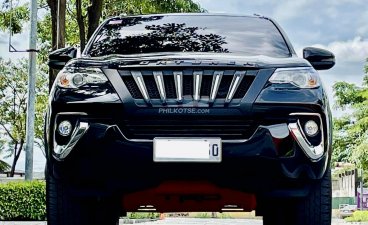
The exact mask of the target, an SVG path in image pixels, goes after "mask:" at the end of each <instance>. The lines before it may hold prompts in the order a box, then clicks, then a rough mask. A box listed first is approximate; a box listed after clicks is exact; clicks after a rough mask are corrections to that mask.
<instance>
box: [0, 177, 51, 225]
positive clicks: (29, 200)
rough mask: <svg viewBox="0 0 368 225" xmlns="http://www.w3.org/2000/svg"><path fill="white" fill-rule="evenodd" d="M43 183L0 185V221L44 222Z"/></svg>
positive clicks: (44, 193) (44, 189)
mask: <svg viewBox="0 0 368 225" xmlns="http://www.w3.org/2000/svg"><path fill="white" fill-rule="evenodd" d="M45 219H46V186H45V182H41V181H32V182H9V183H6V184H0V220H45Z"/></svg>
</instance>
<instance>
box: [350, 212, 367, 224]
mask: <svg viewBox="0 0 368 225" xmlns="http://www.w3.org/2000/svg"><path fill="white" fill-rule="evenodd" d="M345 221H346V222H367V221H368V211H355V212H354V213H353V215H352V216H349V217H347V218H345Z"/></svg>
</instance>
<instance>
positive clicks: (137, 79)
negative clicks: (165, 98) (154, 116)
mask: <svg viewBox="0 0 368 225" xmlns="http://www.w3.org/2000/svg"><path fill="white" fill-rule="evenodd" d="M131 74H132V76H133V78H134V81H135V82H136V84H137V86H138V88H139V90H140V91H141V94H142V95H143V98H144V100H145V101H146V102H147V103H150V101H151V99H150V96H149V95H148V91H147V88H146V85H145V83H144V79H143V76H142V73H141V72H140V71H131Z"/></svg>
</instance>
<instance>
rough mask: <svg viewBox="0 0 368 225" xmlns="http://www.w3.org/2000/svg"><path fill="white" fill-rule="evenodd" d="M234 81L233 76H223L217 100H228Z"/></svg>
mask: <svg viewBox="0 0 368 225" xmlns="http://www.w3.org/2000/svg"><path fill="white" fill-rule="evenodd" d="M232 80H233V76H223V77H222V79H221V83H220V87H219V89H218V92H217V96H216V98H226V95H227V93H228V92H229V88H230V84H231V81H232Z"/></svg>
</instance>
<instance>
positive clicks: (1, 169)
mask: <svg viewBox="0 0 368 225" xmlns="http://www.w3.org/2000/svg"><path fill="white" fill-rule="evenodd" d="M9 169H10V166H9V164H7V163H6V162H4V161H2V160H0V172H4V171H7V170H9Z"/></svg>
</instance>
